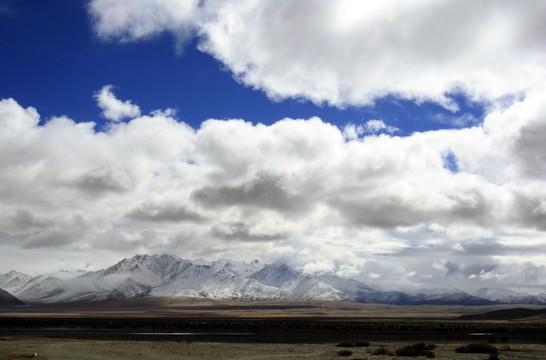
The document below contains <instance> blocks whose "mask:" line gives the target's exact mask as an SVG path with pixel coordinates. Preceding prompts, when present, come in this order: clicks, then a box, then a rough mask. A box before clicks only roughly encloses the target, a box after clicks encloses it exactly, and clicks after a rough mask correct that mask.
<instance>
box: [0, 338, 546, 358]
mask: <svg viewBox="0 0 546 360" xmlns="http://www.w3.org/2000/svg"><path fill="white" fill-rule="evenodd" d="M408 344H409V343H407V342H374V343H371V344H370V346H369V347H357V348H340V347H337V346H336V344H334V343H322V344H276V343H264V344H262V343H258V344H256V343H252V344H247V343H222V342H214V343H212V342H185V341H184V342H178V341H153V342H150V341H109V340H70V339H62V340H59V339H16V340H4V341H1V342H0V359H2V360H4V359H25V358H31V357H32V356H33V354H35V353H36V354H37V355H38V356H37V357H35V358H37V359H63V360H64V359H67V360H68V359H71V360H72V359H82V360H98V359H163V360H170V359H173V360H174V359H219V360H224V359H225V360H227V359H249V360H250V359H261V360H269V359H271V360H282V359H353V360H354V359H378V360H380V359H403V358H405V357H398V356H388V355H372V354H373V352H374V351H375V350H377V349H381V348H384V349H386V350H389V351H391V352H395V351H396V349H399V348H401V347H403V346H405V345H408ZM436 345H438V347H437V348H436V349H434V350H433V352H434V354H435V356H436V359H461V360H462V359H488V358H489V355H487V354H460V353H456V352H455V349H456V348H457V347H459V346H461V345H463V344H458V343H449V344H441V343H440V344H436ZM498 348H499V349H501V350H500V351H499V358H500V359H544V356H545V354H546V344H519V345H504V347H503V346H498ZM502 349H505V350H502ZM340 351H349V352H351V353H352V354H351V355H349V356H341V355H339V353H340ZM420 358H424V357H423V356H421V357H420Z"/></svg>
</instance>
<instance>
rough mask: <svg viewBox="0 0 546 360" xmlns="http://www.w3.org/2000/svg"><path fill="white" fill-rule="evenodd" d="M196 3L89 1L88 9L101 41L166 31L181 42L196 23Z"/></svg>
mask: <svg viewBox="0 0 546 360" xmlns="http://www.w3.org/2000/svg"><path fill="white" fill-rule="evenodd" d="M198 4H199V1H198V0H140V1H133V0H115V1H111V0H93V1H91V2H89V4H88V10H89V13H90V14H91V16H92V18H93V20H94V25H95V31H96V33H97V35H98V36H99V37H101V38H104V39H110V38H115V39H119V40H121V41H135V40H139V39H142V38H149V37H151V36H156V35H159V34H161V33H162V32H165V31H169V32H171V33H172V34H173V35H175V36H176V38H177V40H178V41H179V42H184V41H185V40H186V39H187V38H188V37H189V36H191V31H192V28H193V26H194V23H195V22H196V20H197V18H196V17H197V16H198V14H197V12H196V10H197V8H198Z"/></svg>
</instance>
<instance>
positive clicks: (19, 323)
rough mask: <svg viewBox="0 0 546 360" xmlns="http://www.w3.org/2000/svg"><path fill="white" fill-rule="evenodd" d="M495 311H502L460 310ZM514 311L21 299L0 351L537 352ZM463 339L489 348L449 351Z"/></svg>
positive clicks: (7, 314) (140, 355)
mask: <svg viewBox="0 0 546 360" xmlns="http://www.w3.org/2000/svg"><path fill="white" fill-rule="evenodd" d="M520 307H525V308H527V309H532V310H538V309H543V307H533V306H527V305H526V306H520ZM497 310H501V314H500V316H501V317H502V318H503V319H502V320H495V319H493V318H492V317H491V316H489V315H485V316H479V317H478V318H479V320H468V319H461V318H460V316H462V315H477V314H483V313H487V312H489V311H497ZM516 310H517V309H516ZM516 310H512V309H511V307H507V306H493V307H460V306H388V305H380V304H359V303H350V302H274V301H272V302H259V303H257V302H240V301H209V300H197V299H142V300H139V301H136V300H135V301H112V302H104V303H93V304H70V305H68V304H67V305H62V306H59V305H49V306H44V305H41V306H30V307H24V308H15V309H13V308H12V309H9V310H4V311H0V360H2V359H24V358H31V357H34V358H37V359H264V360H267V359H352V360H356V359H403V358H408V357H405V356H396V354H397V352H398V353H400V351H401V350H400V349H402V348H404V347H405V346H411V345H414V344H417V343H421V344H423V345H420V347H421V348H422V349H425V348H426V350H423V351H425V352H423V353H422V354H421V355H420V358H426V356H427V355H430V353H432V354H433V355H434V356H435V358H436V359H489V358H490V356H491V359H493V358H498V359H544V358H546V322H545V321H544V316H543V314H542V313H541V312H540V311H539V312H536V314H534V313H532V316H530V317H526V318H520V317H518V316H519V315H518V314H521V313H522V311H519V310H518V311H516ZM493 314H497V313H493ZM512 315H513V317H514V318H510V317H511V316H512ZM494 316H497V315H494ZM494 316H493V317H494ZM468 344H483V345H480V346H481V347H483V348H485V350H487V349H489V350H491V349H492V348H493V349H495V351H496V353H495V354H493V355H490V354H488V353H478V354H476V353H461V352H456V351H455V350H456V349H457V348H460V347H462V346H465V345H468ZM340 345H342V346H340ZM482 350H483V349H482ZM427 351H428V353H427ZM389 354H390V355H389ZM34 355H36V356H34Z"/></svg>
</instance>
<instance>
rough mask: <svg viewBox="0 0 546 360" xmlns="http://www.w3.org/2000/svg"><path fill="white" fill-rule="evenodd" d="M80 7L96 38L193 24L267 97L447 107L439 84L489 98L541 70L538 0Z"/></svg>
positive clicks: (105, 3) (113, 0)
mask: <svg viewBox="0 0 546 360" xmlns="http://www.w3.org/2000/svg"><path fill="white" fill-rule="evenodd" d="M89 9H90V11H91V13H92V15H93V16H94V18H95V20H96V23H95V24H96V26H95V29H96V31H97V33H98V34H99V36H102V37H107V38H108V37H109V38H116V39H121V40H124V41H125V40H138V39H141V38H145V37H150V36H154V35H157V34H159V33H162V32H164V31H168V32H171V33H173V34H175V35H176V36H178V37H180V38H183V39H187V37H188V36H189V35H188V34H190V33H191V31H192V30H191V29H193V31H194V32H195V33H197V34H198V36H199V39H200V41H199V48H200V49H201V50H202V51H205V52H208V53H210V54H211V55H213V56H214V57H215V58H216V59H218V60H220V61H221V62H222V63H224V65H225V66H226V67H227V68H229V69H230V70H231V71H232V72H233V74H234V76H235V77H236V78H237V79H238V80H239V81H240V82H242V83H244V84H246V85H248V86H251V87H253V88H256V89H261V90H263V91H264V92H266V93H267V95H268V96H270V97H271V98H273V99H282V98H304V99H309V100H311V101H313V102H315V103H328V104H330V105H334V106H346V105H365V104H370V103H373V102H374V100H375V99H376V98H379V97H383V96H385V95H388V94H393V95H395V96H398V97H402V98H406V99H413V100H416V101H424V100H431V101H435V102H438V103H440V104H442V105H443V106H445V107H447V108H450V109H456V108H457V104H455V103H454V102H453V101H452V100H451V99H449V98H448V97H446V93H449V92H454V91H456V92H458V91H464V92H466V93H467V94H468V95H469V96H470V97H472V98H475V99H494V98H499V97H502V96H505V95H507V94H518V93H521V92H526V91H528V90H529V89H530V88H531V87H532V86H534V85H536V84H540V83H541V82H543V79H544V76H545V69H544V51H545V50H546V45H545V44H546V28H545V25H544V21H543V19H544V17H545V16H546V6H544V3H543V2H542V1H539V0H534V1H528V2H526V3H525V5H522V4H521V3H519V2H510V1H502V2H496V3H491V2H490V1H487V0H477V1H469V2H461V1H455V0H451V1H435V0H421V1H406V2H400V1H396V0H388V1H381V2H380V3H378V2H362V1H357V0H340V1H335V2H332V1H328V0H320V1H315V2H313V5H312V6H308V3H307V2H305V1H301V0H298V1H292V0H287V1H277V0H275V1H273V0H267V1H252V0H228V1H226V0H222V1H218V0H207V1H203V2H202V3H201V6H199V3H198V1H197V0H195V1H173V0H146V1H142V2H139V3H138V6H137V5H135V3H134V2H132V1H127V0H125V1H118V0H94V1H92V2H91V3H90V5H89ZM180 34H183V35H180ZM462 120H464V119H462Z"/></svg>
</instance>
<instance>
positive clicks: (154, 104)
mask: <svg viewBox="0 0 546 360" xmlns="http://www.w3.org/2000/svg"><path fill="white" fill-rule="evenodd" d="M85 4H86V3H85V2H83V1H62V0H61V1H59V0H57V1H38V2H37V1H25V0H23V1H17V2H13V1H7V2H4V6H5V7H8V9H9V10H6V11H5V12H4V13H3V15H2V23H1V25H0V26H2V33H1V34H0V36H1V38H0V42H1V44H2V47H3V49H4V53H5V54H6V56H2V58H1V59H0V67H1V68H2V69H3V72H2V78H3V79H4V81H3V85H2V87H1V88H0V91H1V93H0V96H1V97H2V98H6V97H13V98H15V99H17V100H18V102H19V103H20V104H22V105H27V106H28V105H31V106H34V107H36V108H37V109H39V111H40V114H41V116H42V118H43V120H46V119H48V118H50V117H51V116H60V115H67V116H69V117H70V118H72V119H74V120H75V121H94V122H97V123H98V129H100V128H101V127H102V123H104V119H103V118H101V117H100V116H98V115H99V112H100V111H98V109H97V106H96V102H95V100H94V99H93V96H92V95H93V94H94V93H95V92H97V91H98V90H99V89H100V88H102V86H104V85H106V84H113V85H114V86H115V88H114V92H115V93H116V94H117V95H118V96H119V97H120V98H127V99H133V102H134V103H136V104H138V105H139V106H140V107H141V108H142V110H143V112H144V113H146V112H150V111H152V110H155V109H158V108H175V109H177V111H178V119H179V120H181V121H184V122H186V123H188V124H190V125H191V126H192V127H194V128H198V127H199V126H200V123H201V122H202V121H204V120H206V119H209V118H216V119H230V118H240V119H245V120H246V121H251V122H252V123H260V122H261V123H264V124H271V123H274V122H276V121H278V120H280V119H283V118H285V117H292V118H304V119H307V118H310V117H312V116H318V117H320V118H321V119H323V120H324V121H327V122H330V123H333V124H336V125H338V126H339V127H341V128H342V127H344V126H345V125H346V124H347V123H354V124H362V123H365V122H366V121H368V120H370V119H382V120H384V122H385V123H387V124H389V125H391V126H395V127H397V128H398V129H399V131H398V132H397V133H396V135H400V136H405V135H409V134H411V133H413V132H415V131H426V130H436V129H442V128H457V127H461V125H460V124H455V123H453V121H452V119H455V118H459V117H462V116H463V115H465V114H470V115H472V116H473V117H475V121H474V122H471V123H469V124H465V125H464V126H468V125H470V126H474V125H477V124H478V123H479V121H480V119H481V118H482V116H483V105H482V104H480V103H478V102H472V101H470V100H469V99H468V98H465V96H464V94H462V93H459V94H457V93H456V94H454V95H451V96H452V97H453V98H454V99H455V101H456V102H457V104H458V105H459V106H460V110H458V111H455V112H454V111H450V110H447V109H445V108H444V107H442V106H440V105H438V104H435V103H433V102H427V101H425V102H422V103H419V104H416V103H415V102H414V101H408V100H403V99H399V98H396V97H393V96H387V97H382V98H378V99H377V100H376V103H375V104H373V105H369V106H344V107H335V106H329V105H327V104H319V105H315V104H313V103H312V102H311V101H308V100H306V99H304V98H300V99H285V100H279V101H273V100H271V99H268V98H267V96H265V94H264V93H263V91H260V90H254V89H252V88H250V87H249V86H245V85H243V84H241V83H239V82H237V81H236V80H235V79H234V78H233V76H232V73H231V72H230V71H229V70H228V69H226V67H225V66H224V65H222V63H221V62H219V61H217V60H215V59H214V58H213V57H212V56H210V55H209V54H206V53H203V52H201V51H199V50H198V49H197V48H196V40H190V41H189V43H186V44H184V45H182V50H181V51H176V49H175V47H176V39H175V38H174V37H173V36H172V35H170V34H167V33H164V34H161V35H159V36H157V37H154V38H152V39H147V40H144V41H142V42H131V43H124V44H119V43H118V42H116V41H101V40H100V39H98V38H97V37H96V36H95V34H94V33H93V30H92V19H91V17H90V16H89V14H88V12H87V11H86V8H85V6H86V5H85Z"/></svg>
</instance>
